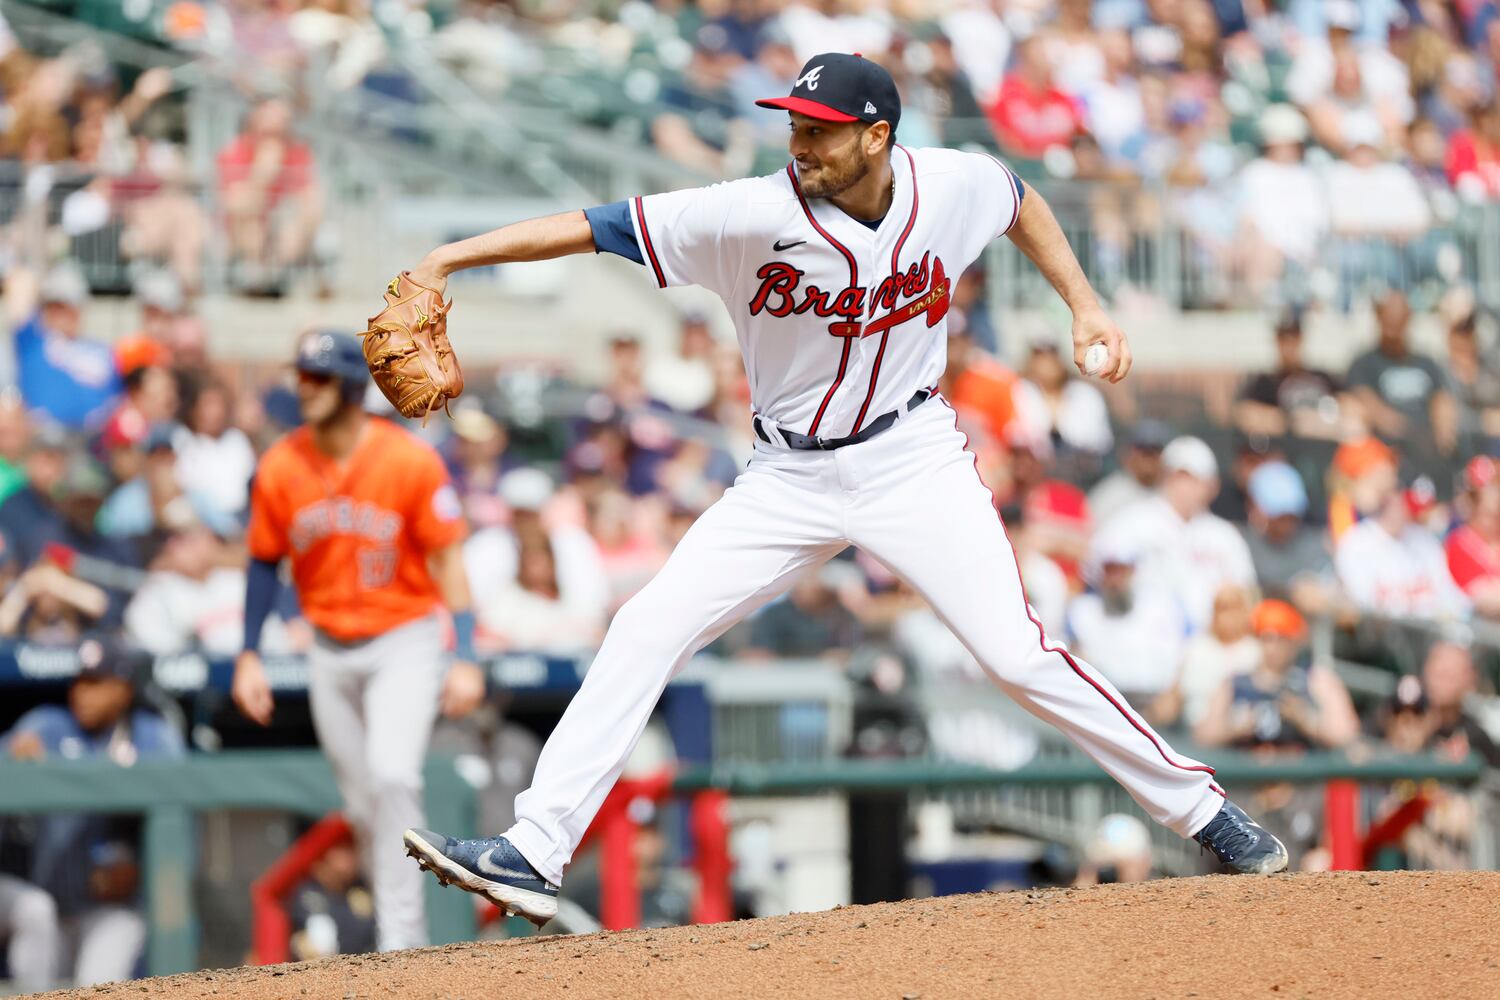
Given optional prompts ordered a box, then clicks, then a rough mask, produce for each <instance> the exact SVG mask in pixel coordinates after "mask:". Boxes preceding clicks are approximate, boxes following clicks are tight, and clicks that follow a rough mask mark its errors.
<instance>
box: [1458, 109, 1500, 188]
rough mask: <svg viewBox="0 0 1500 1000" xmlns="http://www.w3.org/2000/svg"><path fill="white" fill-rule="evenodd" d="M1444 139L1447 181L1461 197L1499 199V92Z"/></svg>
mask: <svg viewBox="0 0 1500 1000" xmlns="http://www.w3.org/2000/svg"><path fill="white" fill-rule="evenodd" d="M1470 121H1471V124H1470V126H1469V127H1468V128H1466V129H1462V130H1460V131H1458V132H1455V133H1453V136H1452V138H1450V139H1449V140H1448V182H1449V183H1450V184H1452V185H1453V189H1454V190H1455V191H1457V192H1458V194H1459V197H1461V198H1463V199H1464V200H1465V201H1470V202H1474V201H1490V202H1493V201H1500V96H1496V97H1491V98H1490V100H1489V101H1488V103H1486V104H1484V105H1483V106H1482V107H1479V108H1476V109H1475V110H1474V113H1473V116H1472V117H1471V119H1470Z"/></svg>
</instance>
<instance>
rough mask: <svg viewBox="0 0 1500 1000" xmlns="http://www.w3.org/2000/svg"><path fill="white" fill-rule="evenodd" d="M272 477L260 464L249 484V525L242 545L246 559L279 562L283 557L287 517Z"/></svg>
mask: <svg viewBox="0 0 1500 1000" xmlns="http://www.w3.org/2000/svg"><path fill="white" fill-rule="evenodd" d="M275 479H276V474H275V471H274V469H268V468H267V467H266V465H265V464H264V463H263V464H262V466H261V468H260V469H259V470H258V471H257V472H256V474H255V478H254V479H252V480H251V481H250V524H249V526H248V527H247V528H246V529H245V544H246V546H247V547H248V548H249V550H250V558H252V559H262V560H265V561H266V562H280V561H281V560H282V558H283V557H285V556H286V554H287V549H288V545H287V517H286V511H285V509H284V503H283V501H282V498H281V497H280V496H278V495H277V491H276V489H275Z"/></svg>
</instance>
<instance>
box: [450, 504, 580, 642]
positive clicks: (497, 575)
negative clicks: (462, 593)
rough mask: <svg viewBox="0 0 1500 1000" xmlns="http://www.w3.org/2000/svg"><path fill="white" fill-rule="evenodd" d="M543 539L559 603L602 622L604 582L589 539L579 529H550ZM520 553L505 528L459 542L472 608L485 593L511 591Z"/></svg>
mask: <svg viewBox="0 0 1500 1000" xmlns="http://www.w3.org/2000/svg"><path fill="white" fill-rule="evenodd" d="M547 540H548V542H549V543H550V544H551V546H552V558H553V560H554V563H555V565H556V568H557V589H558V593H559V594H560V601H561V603H562V604H564V605H566V606H567V607H568V608H569V609H570V610H571V612H572V613H573V614H575V615H577V616H579V617H580V618H582V619H585V620H589V621H603V620H604V616H605V614H606V612H607V611H608V608H609V600H610V594H609V579H608V576H607V575H606V574H605V571H604V562H603V560H602V559H600V557H599V547H598V546H597V545H595V544H594V539H593V538H592V537H590V536H589V533H588V532H587V531H585V530H583V529H582V528H577V527H554V528H551V529H549V530H548V531H547ZM519 555H520V548H519V546H518V545H517V544H516V537H515V535H513V534H512V533H511V531H510V529H508V528H486V529H484V530H483V531H476V532H475V533H474V534H472V535H470V536H469V538H468V540H467V541H465V542H464V567H465V569H466V570H467V571H468V574H469V589H470V590H471V591H472V592H473V593H474V595H475V598H476V604H478V603H479V602H480V600H481V599H483V598H485V597H486V595H490V594H498V593H500V592H502V591H504V590H506V589H507V588H511V587H514V584H515V579H516V570H517V566H516V560H517V558H518V557H519ZM517 589H519V588H517ZM506 617H507V618H508V617H509V616H506Z"/></svg>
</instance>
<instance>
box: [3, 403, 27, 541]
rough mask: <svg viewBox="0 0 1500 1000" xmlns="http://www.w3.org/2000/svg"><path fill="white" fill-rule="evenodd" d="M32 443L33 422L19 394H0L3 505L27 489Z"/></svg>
mask: <svg viewBox="0 0 1500 1000" xmlns="http://www.w3.org/2000/svg"><path fill="white" fill-rule="evenodd" d="M30 444H31V420H30V419H29V418H28V417H27V415H26V407H25V405H24V404H22V402H21V397H20V395H19V394H17V393H16V392H15V391H13V390H8V391H0V504H3V503H4V502H5V501H6V500H8V499H10V497H11V496H12V495H14V494H15V493H16V492H17V491H19V490H21V489H24V488H25V486H26V455H27V452H28V450H29V449H30ZM0 530H3V528H0Z"/></svg>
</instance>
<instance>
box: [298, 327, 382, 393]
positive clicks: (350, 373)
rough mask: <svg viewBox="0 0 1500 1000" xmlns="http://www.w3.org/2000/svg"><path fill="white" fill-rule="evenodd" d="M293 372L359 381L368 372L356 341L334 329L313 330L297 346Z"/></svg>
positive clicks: (362, 350) (357, 340) (361, 351)
mask: <svg viewBox="0 0 1500 1000" xmlns="http://www.w3.org/2000/svg"><path fill="white" fill-rule="evenodd" d="M297 370H298V371H299V372H313V373H315V374H320V375H333V376H335V377H336V378H341V379H344V380H345V381H348V382H356V381H357V382H363V381H364V380H365V375H366V373H367V372H368V371H369V369H368V368H367V367H366V365H365V350H364V347H363V346H362V345H361V344H360V342H359V338H358V337H356V336H354V335H353V334H352V333H343V332H342V331H338V330H313V331H312V332H310V333H307V334H305V335H303V337H302V339H301V340H300V341H299V342H298V344H297Z"/></svg>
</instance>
